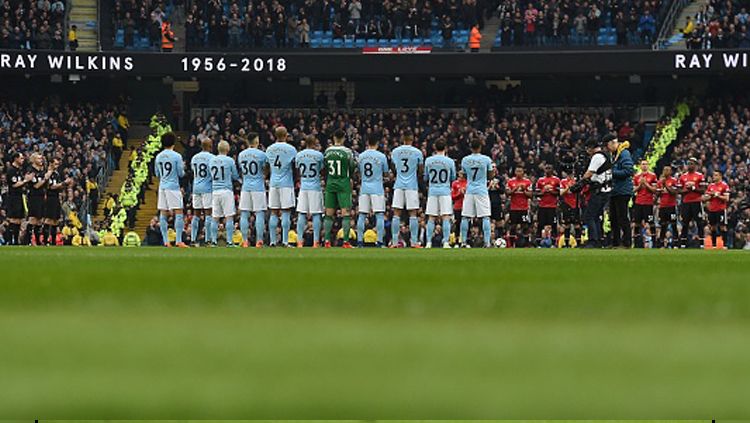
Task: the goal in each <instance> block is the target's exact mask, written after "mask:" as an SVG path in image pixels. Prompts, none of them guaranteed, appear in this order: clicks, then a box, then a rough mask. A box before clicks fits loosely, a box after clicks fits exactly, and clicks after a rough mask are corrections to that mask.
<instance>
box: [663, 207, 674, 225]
mask: <svg viewBox="0 0 750 423" xmlns="http://www.w3.org/2000/svg"><path fill="white" fill-rule="evenodd" d="M675 222H677V207H659V225H661V226H665V225H668V224H670V223H675Z"/></svg>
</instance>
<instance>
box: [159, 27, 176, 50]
mask: <svg viewBox="0 0 750 423" xmlns="http://www.w3.org/2000/svg"><path fill="white" fill-rule="evenodd" d="M175 40H176V38H175V36H174V31H172V25H170V24H169V21H167V20H166V19H165V20H164V22H162V24H161V51H166V52H170V51H172V50H173V49H174V42H175Z"/></svg>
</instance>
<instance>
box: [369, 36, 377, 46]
mask: <svg viewBox="0 0 750 423" xmlns="http://www.w3.org/2000/svg"><path fill="white" fill-rule="evenodd" d="M377 46H378V40H376V39H374V38H368V39H367V47H377Z"/></svg>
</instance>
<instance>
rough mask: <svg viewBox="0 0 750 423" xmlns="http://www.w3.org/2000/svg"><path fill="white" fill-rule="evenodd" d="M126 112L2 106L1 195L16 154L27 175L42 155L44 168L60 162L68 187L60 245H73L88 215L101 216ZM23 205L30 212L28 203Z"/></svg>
mask: <svg viewBox="0 0 750 423" xmlns="http://www.w3.org/2000/svg"><path fill="white" fill-rule="evenodd" d="M123 110H125V109H124V108H123V107H121V106H117V107H116V106H111V105H103V104H92V103H81V104H55V103H52V102H43V103H41V104H21V103H13V102H9V101H4V102H2V103H0V168H1V170H2V174H3V175H4V177H3V181H2V185H1V189H0V192H2V193H3V195H2V196H3V197H5V199H6V200H7V193H8V183H9V181H7V180H5V175H6V170H7V169H9V166H10V165H11V164H10V160H11V159H10V158H11V157H12V155H13V154H15V153H22V154H24V156H25V157H26V160H25V164H24V168H23V169H25V170H24V172H27V171H28V170H29V166H30V164H29V163H30V158H31V156H32V155H34V154H40V155H42V157H43V158H44V166H45V167H47V166H48V165H49V163H50V162H51V161H52V160H53V159H54V158H57V159H59V160H60V161H61V166H60V168H58V170H57V171H58V173H59V174H60V177H61V180H62V181H64V183H63V185H64V187H63V188H62V189H61V190H60V193H59V196H60V203H61V206H62V207H61V209H62V210H61V215H60V219H59V225H60V226H59V228H58V231H57V233H58V234H60V236H61V239H60V242H63V243H65V244H68V245H69V244H71V243H72V242H73V239H72V238H73V235H74V233H73V231H74V232H75V233H78V232H79V231H81V232H82V231H83V230H87V229H89V215H96V214H97V206H98V201H99V194H100V190H101V189H102V186H103V185H105V184H106V181H107V178H108V176H109V174H110V172H111V171H112V169H114V168H115V165H114V162H113V160H114V158H115V157H117V154H116V153H114V151H113V150H114V148H113V141H114V140H115V138H121V137H125V134H126V133H127V132H126V131H123V130H122V128H121V127H120V126H119V124H118V121H117V117H118V116H119V114H120V113H121V112H122V111H123ZM25 207H26V208H28V203H26V205H25ZM6 217H7V216H6V215H5V212H4V211H3V213H2V214H0V232H3V234H4V233H6V232H7V227H8V222H7V219H6ZM65 228H67V231H66V230H64V229H65ZM22 231H23V232H22V235H21V239H24V237H25V236H27V233H28V230H27V227H26V226H23V227H22ZM0 238H2V241H0V242H4V241H5V237H3V236H0ZM56 241H57V240H56ZM34 242H35V240H34ZM79 242H80V239H79Z"/></svg>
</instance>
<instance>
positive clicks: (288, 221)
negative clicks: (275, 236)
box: [281, 210, 299, 245]
mask: <svg viewBox="0 0 750 423" xmlns="http://www.w3.org/2000/svg"><path fill="white" fill-rule="evenodd" d="M291 227H292V212H290V211H289V210H285V211H283V212H281V243H282V244H284V245H286V244H288V243H289V228H291ZM297 236H299V234H297Z"/></svg>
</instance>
